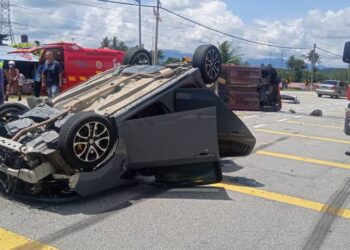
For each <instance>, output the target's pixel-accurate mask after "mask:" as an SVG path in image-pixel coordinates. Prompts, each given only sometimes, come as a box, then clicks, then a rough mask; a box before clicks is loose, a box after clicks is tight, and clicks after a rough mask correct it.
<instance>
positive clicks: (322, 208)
mask: <svg viewBox="0 0 350 250" xmlns="http://www.w3.org/2000/svg"><path fill="white" fill-rule="evenodd" d="M210 186H211V187H217V188H224V189H226V190H230V191H233V192H238V193H242V194H246V195H250V196H255V197H260V198H264V199H267V200H271V201H277V202H281V203H285V204H289V205H293V206H297V207H302V208H307V209H311V210H314V211H317V212H322V213H329V214H333V215H336V216H339V217H343V218H346V219H350V210H348V209H345V208H336V207H332V206H329V205H327V204H323V203H320V202H315V201H310V200H306V199H302V198H298V197H293V196H289V195H284V194H279V193H273V192H269V191H265V190H262V189H258V188H252V187H246V186H240V185H236V184H227V183H216V184H211V185H210Z"/></svg>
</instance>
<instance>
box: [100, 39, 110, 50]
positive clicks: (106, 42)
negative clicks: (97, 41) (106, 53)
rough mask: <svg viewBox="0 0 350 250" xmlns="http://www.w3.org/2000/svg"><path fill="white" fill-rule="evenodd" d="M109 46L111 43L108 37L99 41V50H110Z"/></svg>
mask: <svg viewBox="0 0 350 250" xmlns="http://www.w3.org/2000/svg"><path fill="white" fill-rule="evenodd" d="M110 46H111V43H110V40H109V39H108V37H105V38H103V39H102V41H101V48H110Z"/></svg>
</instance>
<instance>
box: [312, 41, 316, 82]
mask: <svg viewBox="0 0 350 250" xmlns="http://www.w3.org/2000/svg"><path fill="white" fill-rule="evenodd" d="M316 47H317V45H316V43H314V48H313V56H315V54H316ZM314 71H315V60H314V58H311V86H312V84H313V83H314Z"/></svg>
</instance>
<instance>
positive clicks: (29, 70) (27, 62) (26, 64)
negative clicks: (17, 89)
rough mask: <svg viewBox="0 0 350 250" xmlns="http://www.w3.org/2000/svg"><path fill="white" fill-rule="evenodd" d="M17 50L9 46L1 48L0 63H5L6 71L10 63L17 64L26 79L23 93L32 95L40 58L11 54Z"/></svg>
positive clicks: (23, 54)
mask: <svg viewBox="0 0 350 250" xmlns="http://www.w3.org/2000/svg"><path fill="white" fill-rule="evenodd" d="M15 50H17V49H15V48H12V47H9V46H0V61H2V62H4V70H6V69H7V68H8V62H9V61H14V62H15V63H16V68H17V69H18V70H19V72H20V73H22V74H23V75H24V77H25V80H24V84H23V87H22V93H23V94H31V93H32V91H33V88H32V85H33V77H34V72H35V68H36V65H37V63H38V61H39V58H38V57H37V56H35V55H33V54H31V53H24V52H23V53H11V52H13V51H15Z"/></svg>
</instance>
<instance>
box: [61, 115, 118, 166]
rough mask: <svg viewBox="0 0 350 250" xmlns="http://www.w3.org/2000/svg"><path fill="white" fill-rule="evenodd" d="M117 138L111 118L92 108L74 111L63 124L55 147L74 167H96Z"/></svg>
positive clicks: (106, 156)
mask: <svg viewBox="0 0 350 250" xmlns="http://www.w3.org/2000/svg"><path fill="white" fill-rule="evenodd" d="M115 142H116V132H115V129H114V127H113V124H112V122H111V120H110V119H108V118H107V117H104V116H101V115H98V114H95V113H93V112H82V113H77V114H75V115H73V116H72V117H70V118H69V119H68V120H67V122H66V123H65V124H64V125H63V126H62V128H61V130H60V133H59V139H58V147H59V150H60V152H61V154H62V155H63V157H64V159H65V160H66V161H67V162H68V163H69V164H70V166H71V167H72V168H73V169H76V170H79V171H84V172H87V171H92V170H96V169H97V168H98V166H99V164H100V163H102V162H103V161H105V160H107V159H108V157H109V156H110V155H111V150H112V148H113V145H114V143H115Z"/></svg>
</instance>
